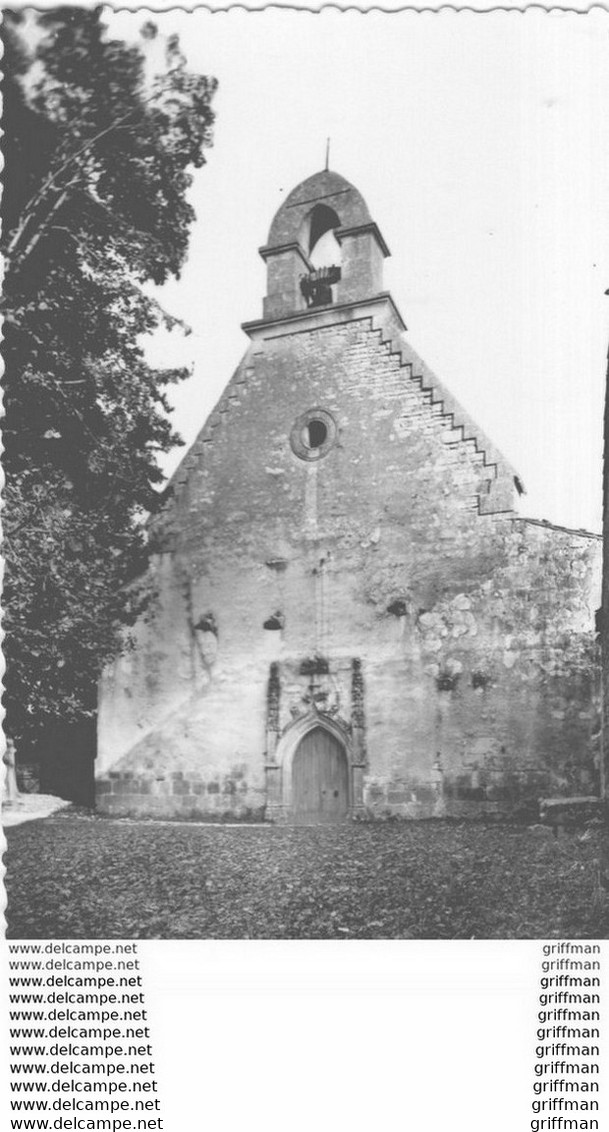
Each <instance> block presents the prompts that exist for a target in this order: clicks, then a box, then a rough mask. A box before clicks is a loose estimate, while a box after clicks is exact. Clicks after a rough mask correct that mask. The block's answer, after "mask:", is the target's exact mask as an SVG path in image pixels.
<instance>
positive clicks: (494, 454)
mask: <svg viewBox="0 0 609 1132" xmlns="http://www.w3.org/2000/svg"><path fill="white" fill-rule="evenodd" d="M400 353H401V354H402V357H403V358H404V360H405V361H407V362H410V364H411V365H412V373H413V378H415V380H417V381H420V382H421V389H422V390H426V391H428V392H430V393H431V394H432V404H436V403H438V402H440V403H441V404H442V406H443V411H444V413H445V414H446V415H447V416H452V418H453V427H454V428H462V429H463V439H464V440H473V441H474V443H475V445H476V447H477V449H478V451H479V452H482V453H483V454H484V463H485V464H486V465H487V466H488V465H489V464H495V465H497V466H501V468H502V470H503V471H505V472H506V473H507V474H508V475H510V476H512V477H513V476H516V475H518V473H517V472H516V469H515V468H514V467H513V465H512V464H511V463H510V461H509V460H507V459H506V457H505V456H504V455H503V453H502V452H501V451H500V450H499V448H497V446H496V445H495V444H493V441H492V440H490V438H489V437H488V436H487V435H486V433H485V432H483V431H482V429H481V428H480V426H479V425H478V424H476V421H475V420H474V419H473V418H472V417H471V416H470V415H469V413H468V412H467V410H466V409H464V408H463V405H462V404H461V403H460V402H459V401H458V400H457V398H456V397H455V396H453V394H452V393H451V392H450V390H448V389H447V388H446V386H445V385H444V384H443V382H441V381H440V378H439V377H436V375H435V373H434V372H433V370H431V369H430V368H429V366H428V365H427V364H426V363H425V362H424V361H423V359H422V358H420V357H419V355H418V354H417V353H416V351H415V350H413V348H412V346H411V345H410V343H409V342H405V343H401V349H400ZM518 478H519V479H520V481H521V483H522V477H521V476H518Z"/></svg>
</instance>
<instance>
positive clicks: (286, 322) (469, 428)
mask: <svg viewBox="0 0 609 1132" xmlns="http://www.w3.org/2000/svg"><path fill="white" fill-rule="evenodd" d="M382 308H385V312H383V311H382ZM354 312H357V315H355V314H354ZM382 313H386V314H389V316H390V318H392V320H393V321H394V323H395V325H396V327H397V330H398V334H399V338H398V339H397V341H396V336H395V334H392V333H391V331H389V333H387V329H386V328H385V327H384V326H383V325H382ZM379 316H381V317H379ZM356 317H357V320H358V321H359V320H362V319H366V318H369V319H370V321H371V324H372V327H373V329H374V330H375V331H376V332H377V333H378V334H379V335H380V339H381V342H382V343H383V344H385V345H387V346H388V347H389V348H390V351H391V353H393V354H395V355H396V356H398V357H399V358H400V362H401V366H402V367H403V368H405V369H408V370H409V371H410V378H409V379H410V380H413V381H416V382H418V383H420V388H421V390H422V391H423V392H426V393H429V394H430V395H431V404H432V405H434V404H440V405H441V406H442V413H443V415H444V416H446V417H450V418H451V419H452V428H454V429H457V430H458V429H461V430H462V434H463V435H462V440H463V441H471V442H473V443H474V444H475V446H476V449H477V451H478V452H479V453H480V454H481V455H482V456H483V460H484V465H485V466H486V467H490V466H495V468H496V469H497V470H498V468H499V467H501V470H502V471H503V472H504V473H505V474H507V475H508V476H511V477H514V476H515V475H517V473H516V471H515V469H514V468H513V466H512V464H510V462H509V461H508V460H507V459H506V458H505V456H504V455H503V454H502V452H500V450H499V449H498V448H497V447H496V446H495V445H494V444H493V443H492V441H491V440H490V439H489V438H488V437H487V436H486V434H485V433H484V432H483V431H482V429H481V428H480V427H479V426H478V425H477V424H476V422H475V421H474V420H473V419H472V417H470V415H469V413H468V412H467V411H466V410H465V409H464V408H463V406H462V405H461V404H460V402H459V401H458V400H457V398H456V397H454V396H453V394H452V393H451V392H450V391H449V390H448V389H447V388H446V386H445V385H444V384H443V383H442V382H441V381H440V379H439V378H438V377H436V375H435V373H434V372H433V370H431V369H430V368H429V366H428V365H426V363H425V362H424V361H423V359H422V358H420V357H419V355H418V354H417V353H416V351H415V350H414V349H413V348H412V347H411V345H410V343H409V342H407V341H406V340H405V338H404V336H403V332H404V331H405V330H406V324H405V322H404V319H403V318H402V315H401V314H400V311H399V310H398V308H397V306H396V303H395V301H394V299H393V297H392V295H391V294H390V293H389V292H388V291H383V292H381V293H380V294H378V295H373V296H371V297H370V298H369V299H366V300H361V299H359V300H354V301H352V302H349V303H340V304H333V305H328V306H327V307H322V308H317V309H309V310H306V311H301V312H299V313H297V314H291V315H286V316H283V317H281V318H277V319H255V320H253V321H250V322H244V323H242V326H241V328H242V330H243V331H244V332H245V333H246V334H247V335H248V337H249V338H250V339H251V340H252V342H253V343H255V342H256V341H258V342H260V340H261V339H263V340H264V339H265V338H268V339H273V338H279V337H284V336H288V335H291V334H295V333H296V334H298V333H303V332H308V331H310V330H311V329H316V328H320V327H329V326H332V325H340V324H344V323H346V322H350V321H352V320H353V321H355V318H356ZM377 320H378V321H377ZM375 323H376V324H375ZM379 323H380V325H379ZM246 358H247V354H246V355H245V357H244V358H243V359H242V361H241V362H240V363H239V365H238V366H237V368H236V370H235V371H234V373H233V375H232V377H231V379H230V381H229V382H228V383H227V385H226V386H225V388H224V390H223V391H222V393H221V395H220V397H219V399H218V401H217V403H216V405H215V406H214V408H213V409H212V410H211V412H210V413H209V415H208V417H207V419H206V421H205V423H204V424H203V427H202V428H201V430H200V432H199V433H198V435H197V437H196V439H195V441H194V442H193V444H192V445H191V447H190V448H189V449H188V451H187V452H186V453H185V454H184V456H183V458H182V460H181V461H180V463H179V464H178V467H177V468H176V469H175V471H174V472H173V474H172V476H171V477H170V479H169V480H168V481H167V484H166V485H165V488H164V492H165V493H166V494H167V496H168V499H169V497H170V496H171V494H172V493H174V492H175V489H176V487H177V486H179V485H180V484H182V483H184V482H185V480H186V479H187V478H188V473H189V471H190V469H191V468H192V467H194V466H196V464H197V463H198V462H199V459H200V457H201V455H202V452H203V450H204V445H205V444H206V443H209V442H210V441H211V439H212V435H210V433H211V434H213V430H214V429H215V428H216V427H217V425H218V424H219V419H218V414H219V413H222V412H226V411H228V409H229V405H230V389H231V387H233V386H234V384H235V383H236V382H238V384H239V385H243V384H244V381H243V380H242V381H238V379H239V376H240V375H241V374H244V373H245V369H246V365H247V363H246ZM227 398H228V400H227ZM519 478H521V477H519ZM167 501H168V500H167ZM574 533H577V532H574ZM592 537H596V536H592Z"/></svg>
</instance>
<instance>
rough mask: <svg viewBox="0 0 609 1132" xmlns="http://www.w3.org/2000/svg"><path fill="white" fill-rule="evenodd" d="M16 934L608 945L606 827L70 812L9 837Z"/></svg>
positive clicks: (11, 921) (11, 916) (10, 913)
mask: <svg viewBox="0 0 609 1132" xmlns="http://www.w3.org/2000/svg"><path fill="white" fill-rule="evenodd" d="M7 841H8V851H7V853H6V856H5V862H6V866H7V878H6V882H7V889H8V908H7V911H6V916H7V921H8V932H7V934H8V937H9V938H10V939H40V938H45V939H116V938H125V939H130V938H135V939H169V938H173V939H205V938H208V939H209V938H215V939H218V938H221V939H243V938H245V939H248V938H249V939H347V938H360V939H404V938H406V939H409V938H410V939H471V938H475V939H511V938H514V939H543V938H550V939H551V938H589V939H604V938H606V937H607V935H608V934H609V903H608V902H607V900H606V899H605V900H603V898H602V897H600V898H599V895H598V892H597V884H596V875H597V866H596V859H597V858H598V856H599V851H600V832H599V830H598V829H596V828H594V829H590V830H588V831H587V832H586V833H582V831H578V832H571V833H565V834H561V835H560V836H559V837H554V835H553V834H552V833H551V832H550V831H548V830H546V829H541V828H540V827H531V828H526V827H522V826H510V825H490V824H489V825H478V824H475V825H474V824H465V823H443V822H409V823H406V822H404V823H400V822H388V823H384V824H357V825H345V826H320V827H313V828H311V827H308V828H302V827H301V828H291V827H285V826H284V827H277V826H275V827H273V826H259V827H252V826H249V827H246V826H244V827H237V828H235V827H230V826H225V827H211V826H205V825H190V824H169V823H168V824H164V823H156V822H130V821H116V820H111V819H104V818H94V817H84V816H77V815H75V814H71V813H69V812H66V813H64V814H62V815H58V816H56V817H52V818H48V819H46V820H44V821H34V822H30V823H26V824H24V825H21V826H17V827H15V828H13V829H9V830H7Z"/></svg>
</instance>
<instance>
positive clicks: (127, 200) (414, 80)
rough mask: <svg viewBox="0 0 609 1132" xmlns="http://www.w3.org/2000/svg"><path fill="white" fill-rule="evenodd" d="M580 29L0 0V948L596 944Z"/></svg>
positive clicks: (589, 95)
mask: <svg viewBox="0 0 609 1132" xmlns="http://www.w3.org/2000/svg"><path fill="white" fill-rule="evenodd" d="M608 30H609V25H608V21H607V13H606V12H605V11H603V10H602V9H600V8H598V9H594V10H593V11H591V12H589V13H588V14H586V15H579V14H577V13H575V12H561V13H550V12H546V11H543V10H541V9H530V10H528V11H526V12H519V11H507V10H495V11H492V12H484V13H479V12H474V11H469V10H468V11H455V10H443V11H442V12H441V13H433V12H416V11H413V10H406V11H396V12H389V13H388V12H382V11H378V10H376V11H369V12H367V13H364V12H361V11H357V10H348V11H340V10H337V9H335V8H328V9H324V10H322V11H321V12H316V13H312V12H307V11H304V10H301V11H298V10H296V9H281V8H266V9H264V10H260V11H247V10H245V9H243V8H233V9H231V10H230V11H224V12H213V11H210V10H207V9H202V8H198V9H194V10H193V11H191V12H187V11H185V10H183V9H180V8H172V9H170V10H168V11H164V12H152V11H149V10H145V9H142V10H139V11H138V10H124V9H123V10H119V9H118V8H112V7H98V8H94V7H89V6H79V7H70V6H56V7H53V6H51V7H47V8H45V9H34V8H27V7H22V8H19V7H15V8H14V9H7V10H5V12H4V22H3V30H2V39H3V45H4V79H3V86H2V89H3V98H4V115H3V129H4V136H3V142H2V146H3V154H4V174H3V179H4V195H3V198H2V223H3V236H2V240H3V244H2V248H3V253H4V258H5V276H4V341H3V347H2V354H3V363H4V379H3V380H4V420H3V445H4V455H3V466H4V488H3V499H4V510H3V529H4V559H5V576H4V597H3V610H4V620H3V627H4V656H5V674H4V698H3V704H4V713H5V714H4V725H3V726H4V734H5V748H4V756H3V763H4V772H3V822H4V826H5V837H6V852H5V855H4V863H5V869H6V876H5V885H6V892H7V906H6V910H5V917H6V923H7V937H8V938H9V939H20V940H29V939H52V940H65V939H72V940H74V939H76V940H78V939H87V940H95V939H104V940H116V939H128V940H334V941H336V940H344V941H347V940H404V941H423V940H443V941H469V940H478V941H480V940H535V939H549V940H553V939H560V938H569V939H575V940H578V939H580V940H581V939H592V940H603V939H605V938H606V937H607V933H608V929H609V895H608V891H609V857H608V850H607V844H606V841H607V814H606V788H607V780H606V760H607V753H606V752H607V750H609V738H608V733H607V731H606V729H605V731H604V729H603V719H602V702H603V700H602V683H603V680H602V649H603V640H604V639H606V638H608V637H609V580H608V581H607V583H606V586H605V595H604V599H603V593H602V590H603V587H602V576H603V539H602V532H603V414H604V411H605V410H604V406H605V397H606V381H607V348H608V343H609V208H608V204H609V118H608V115H607V107H608V106H609V50H608V43H609V40H608V34H607V33H608ZM605 494H607V492H605ZM605 522H606V523H607V522H609V517H608V516H606V518H605ZM607 703H609V688H608V689H607V690H606V693H605V704H607ZM540 1127H543V1126H542V1125H540ZM548 1127H549V1125H548ZM582 1127H583V1125H582Z"/></svg>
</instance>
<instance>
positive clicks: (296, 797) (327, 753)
mask: <svg viewBox="0 0 609 1132" xmlns="http://www.w3.org/2000/svg"><path fill="white" fill-rule="evenodd" d="M348 809H349V767H348V763H347V756H346V753H345V750H344V747H343V746H342V744H341V743H339V741H338V739H335V738H334V736H333V735H331V734H330V732H329V731H326V729H325V728H324V727H314V728H313V729H312V730H311V731H308V732H307V734H306V735H305V736H304V738H303V739H302V740H301V741H300V744H299V746H298V748H297V749H296V753H295V755H294V761H293V763H292V813H293V817H294V821H295V822H297V823H298V824H302V825H306V824H308V823H311V824H313V823H317V822H339V821H342V820H343V819H344V818H345V817H346V814H347V812H348Z"/></svg>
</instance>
